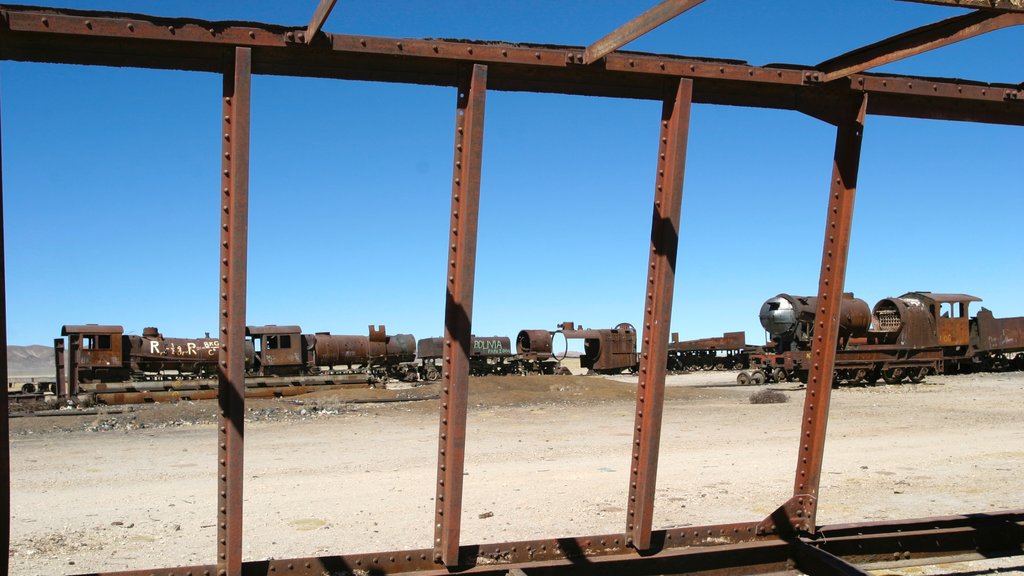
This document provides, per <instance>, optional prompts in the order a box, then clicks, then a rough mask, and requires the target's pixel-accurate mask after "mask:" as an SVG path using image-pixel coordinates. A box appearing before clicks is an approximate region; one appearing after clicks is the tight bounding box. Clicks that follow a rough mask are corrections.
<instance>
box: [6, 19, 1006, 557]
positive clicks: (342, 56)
mask: <svg viewBox="0 0 1024 576" xmlns="http://www.w3.org/2000/svg"><path fill="white" fill-rule="evenodd" d="M925 1H927V0H925ZM936 3H939V2H936ZM682 4H692V3H685V2H684V3H682ZM682 4H680V5H682ZM332 7H333V2H328V1H322V2H321V3H320V6H319V7H318V9H317V14H315V15H314V19H313V21H312V22H311V23H310V26H309V27H308V28H306V29H298V28H294V29H293V28H284V27H280V26H272V25H264V24H252V23H225V22H202V21H197V20H181V19H166V18H152V17H147V16H140V15H133V14H114V13H94V12H82V11H69V10H60V11H58V10H52V9H45V8H39V9H37V8H22V7H17V8H12V7H4V6H0V57H2V58H4V59H9V60H22V61H35V62H55V63H80V64H101V65H113V66H138V67H146V68H167V69H184V70H195V71H216V72H220V73H222V74H223V77H224V91H223V95H222V99H223V100H222V105H223V111H224V112H223V142H222V154H223V158H222V162H223V176H222V190H221V195H222V207H221V249H220V258H221V275H220V278H219V282H218V292H219V293H220V300H219V302H220V304H221V306H220V337H221V343H222V346H221V350H220V363H219V367H218V368H219V380H220V389H219V400H220V421H219V427H218V428H219V437H218V442H219V451H218V530H217V539H218V542H217V558H216V562H215V563H214V564H210V565H204V566H191V567H179V568H161V569H159V570H157V571H152V570H137V571H127V572H110V573H108V574H130V575H136V574H138V575H142V574H155V573H160V574H170V575H175V576H179V575H181V576H184V575H199V574H203V575H206V576H210V575H213V574H217V575H225V576H228V575H230V576H237V575H240V574H245V575H256V574H259V575H268V574H276V573H288V574H308V575H313V574H317V575H319V574H322V573H324V572H325V571H326V572H331V573H334V572H338V571H346V572H349V571H359V570H363V571H367V572H369V573H374V574H391V573H420V574H448V573H449V572H450V571H451V570H458V571H462V572H467V573H479V574H485V573H486V574H505V573H507V572H510V571H517V570H518V571H520V572H524V571H529V573H531V574H532V573H537V574H541V573H549V572H550V573H555V572H558V573H563V572H568V573H593V572H598V571H604V572H607V571H611V570H614V571H615V572H617V573H618V572H625V573H634V574H656V573H664V572H682V571H685V572H695V573H706V574H732V573H762V572H775V571H780V570H791V569H799V570H802V571H804V572H807V573H810V574H825V573H850V574H860V573H862V572H861V571H860V570H859V569H857V568H856V567H855V566H853V565H852V564H851V563H861V562H877V561H881V560H894V559H896V560H907V559H915V560H917V559H921V558H930V557H941V556H950V555H954V554H974V555H979V554H980V555H985V556H991V555H995V554H1015V555H1019V554H1021V553H1022V550H1021V545H1022V543H1024V528H1022V522H1024V511H1022V510H1017V511H1006V512H999V513H986V514H971V515H966V516H955V517H947V518H936V519H925V520H904V521H897V522H885V523H867V524H856V525H847V526H826V527H820V526H817V524H816V522H815V519H816V510H817V496H818V487H819V480H820V475H821V469H822V455H823V453H824V442H825V430H826V424H827V418H828V406H829V395H830V390H831V373H832V365H833V363H834V359H835V341H836V338H837V336H838V313H839V307H838V303H839V301H840V298H841V295H842V291H843V283H844V278H845V269H846V259H847V252H848V250H849V243H850V232H851V222H852V215H853V205H854V197H855V193H856V181H857V170H858V164H859V158H860V144H861V139H862V135H863V129H864V122H865V118H866V115H867V114H883V115H897V116H906V117H918V118H935V119H952V120H962V121H978V122H990V123H999V124H1011V125H1022V124H1024V102H1021V101H1020V100H1019V99H1018V98H1019V95H1020V92H1021V87H1020V86H1019V85H1011V84H997V85H996V84H984V83H977V82H965V81H961V80H944V79H934V78H909V77H894V76H887V75H877V74H849V75H846V76H843V77H841V78H838V79H835V80H832V81H829V82H825V81H824V80H825V79H826V78H825V73H824V72H823V70H821V69H819V68H814V67H800V66H793V67H789V66H787V67H756V66H750V65H747V64H745V63H742V62H735V61H715V60H695V59H687V58H680V57H672V56H660V55H647V54H631V53H622V52H615V53H611V54H608V55H605V56H603V57H600V58H597V59H596V62H592V63H591V57H592V56H593V54H591V56H589V57H587V58H585V57H584V50H583V49H582V48H577V47H553V46H524V45H519V44H517V45H512V44H502V43H475V42H456V41H433V40H410V39H389V38H366V37H358V36H344V35H332V34H328V33H324V32H320V31H319V28H320V26H321V25H322V23H323V20H324V19H325V18H326V15H327V13H328V12H329V11H330V9H331V8H332ZM651 24H653V22H651ZM585 60H586V63H585ZM253 73H263V74H284V75H295V76H319V77H330V78H342V79H363V80H380V81H390V82H402V83H419V84H433V85H444V86H455V87H457V88H458V98H457V106H456V133H455V154H454V169H453V181H452V212H451V234H450V243H449V249H448V251H449V262H448V266H447V271H446V275H445V278H446V287H447V291H446V304H445V343H444V345H445V356H444V363H443V366H444V368H443V380H442V386H443V388H442V395H441V400H440V422H439V434H438V474H437V482H438V485H437V509H436V512H435V514H436V515H435V519H436V521H435V526H434V528H435V540H434V547H433V548H432V549H426V550H406V551H395V552H383V553H375V554H358V555H348V556H327V557H319V558H298V559H285V560H270V561H255V562H242V478H243V474H242V473H243V460H242V455H243V444H244V434H243V416H244V411H245V404H244V395H243V394H242V392H243V387H244V382H243V375H244V368H243V364H242V362H243V360H242V355H243V345H242V343H243V341H244V337H245V306H246V304H245V299H246V290H245V285H246V263H247V246H246V237H247V227H248V168H249V166H248V164H249V156H248V148H249V121H250V119H249V95H250V89H251V75H252V74H253ZM488 88H491V89H498V90H522V91H538V92H559V93H567V94H579V95H604V96H615V97H630V98H646V99H654V100H661V101H662V102H663V103H664V107H663V113H662V119H661V141H660V146H659V158H658V174H657V179H656V182H657V185H656V186H657V189H656V194H655V202H654V214H653V219H652V228H651V249H650V253H649V256H648V257H649V276H648V288H647V291H646V295H645V299H644V310H645V313H644V326H643V333H642V344H641V363H640V379H639V383H638V386H637V399H636V403H637V411H636V422H635V429H634V441H633V442H634V443H633V466H632V473H631V477H630V486H629V488H628V505H627V518H626V522H625V531H624V532H623V533H616V534H608V535H596V536H580V537H569V538H558V539H547V540H537V541H530V542H509V543H503V544H488V545H463V544H462V543H461V542H460V539H459V537H460V520H461V513H462V510H461V502H462V471H463V468H464V457H465V435H466V396H467V385H468V371H469V365H468V347H469V341H470V334H471V331H472V304H473V291H474V285H473V284H474V275H475V266H476V261H475V260H476V259H475V252H476V236H477V214H478V206H479V195H480V167H481V162H482V144H483V120H484V105H485V99H486V91H487V89H488ZM692 102H704V103H715V104H726V105H741V106H756V107H767V108H779V109H790V110H798V111H802V112H804V113H807V114H810V115H812V116H814V117H817V118H820V119H822V120H825V121H827V122H830V123H832V124H835V125H836V126H837V136H836V148H835V160H834V168H833V176H832V181H831V183H830V191H829V193H830V196H829V203H828V212H827V214H826V222H825V234H824V243H823V247H822V266H821V273H820V280H819V291H818V301H819V302H820V303H821V308H820V309H819V310H818V311H817V315H816V319H815V322H816V323H817V324H818V327H817V338H816V340H815V342H814V347H813V349H812V355H813V357H814V364H813V367H812V371H811V373H810V382H809V384H808V388H807V393H806V396H805V406H804V412H803V417H802V420H801V432H800V445H799V447H798V454H797V467H796V473H795V478H794V490H793V497H792V498H791V499H790V500H789V501H787V502H785V503H783V504H782V505H781V506H780V507H779V508H778V509H777V510H776V512H774V513H773V514H771V515H770V516H769V517H768V518H765V519H762V520H759V521H752V522H746V523H739V524H729V525H713V526H698V527H687V528H674V529H668V530H652V521H651V516H652V511H653V505H654V494H655V486H656V473H657V461H658V448H659V437H660V428H661V414H662V409H663V405H664V394H663V393H664V384H665V355H666V354H667V347H668V337H669V319H670V318H671V308H672V295H673V284H674V277H675V276H674V275H675V258H676V250H677V241H678V231H679V213H680V206H681V202H682V190H683V188H682V186H683V171H684V167H685V157H686V141H687V135H688V126H689V111H690V106H691V103H692ZM0 170H2V166H0ZM0 186H2V183H0ZM0 200H2V187H0ZM2 242H3V236H2V203H0V278H2V277H4V276H2V275H3V273H4V271H3V264H4V260H3V257H2V255H3V251H2V248H3V245H2ZM5 290H6V283H5V282H4V283H0V309H2V310H4V312H3V314H4V317H3V330H2V331H0V344H3V345H6V322H7V318H6V304H5ZM0 371H2V372H3V373H4V375H5V376H6V372H7V364H6V356H2V357H0ZM4 403H5V404H6V403H7V398H6V396H5V397H4ZM3 422H4V424H3V426H4V433H5V434H6V433H7V432H8V425H7V420H6V419H4V420H3ZM3 453H4V460H5V487H4V489H5V498H4V499H3V502H4V506H5V511H6V513H7V517H8V518H10V451H9V446H8V445H7V443H5V444H4V450H3ZM3 531H4V535H5V537H6V539H7V540H8V542H9V541H10V526H9V522H8V523H5V524H4V528H3ZM825 533H827V534H828V538H827V539H826V538H824V537H823V536H822V535H823V534H825ZM4 573H6V568H5V571H4Z"/></svg>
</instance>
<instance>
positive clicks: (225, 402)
mask: <svg viewBox="0 0 1024 576" xmlns="http://www.w3.org/2000/svg"><path fill="white" fill-rule="evenodd" d="M231 56H232V59H231V60H229V62H228V64H227V69H226V70H224V92H223V99H222V108H223V121H222V130H221V132H222V137H221V150H222V159H221V165H222V168H223V172H222V176H221V218H220V222H221V236H220V238H221V250H220V257H221V261H220V282H219V285H218V292H219V296H220V298H219V299H218V301H219V302H220V334H219V338H220V352H219V355H220V359H219V362H218V365H217V378H218V380H219V393H218V399H219V402H220V418H219V425H218V427H219V435H218V436H219V449H218V451H217V457H218V467H217V476H218V498H217V572H218V574H220V575H223V576H239V575H240V574H241V573H242V477H243V460H242V458H243V455H244V450H243V444H244V430H243V424H244V421H245V357H244V355H245V297H246V293H245V283H246V269H247V262H248V251H247V241H248V238H247V237H248V228H249V111H250V94H251V86H252V78H251V76H252V50H251V49H250V48H235V50H234V53H233V54H232V55H231Z"/></svg>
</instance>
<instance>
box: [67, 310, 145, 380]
mask: <svg viewBox="0 0 1024 576" xmlns="http://www.w3.org/2000/svg"><path fill="white" fill-rule="evenodd" d="M60 335H61V336H67V339H68V352H69V354H68V374H69V375H70V376H71V378H70V379H71V382H72V383H74V384H77V383H78V382H90V381H98V382H118V381H122V380H127V379H128V378H129V376H130V372H131V368H130V366H129V365H128V362H126V358H125V355H126V353H127V350H125V347H124V342H123V336H124V328H123V327H121V326H114V325H100V324H79V325H75V324H68V325H65V326H62V327H61V329H60Z"/></svg>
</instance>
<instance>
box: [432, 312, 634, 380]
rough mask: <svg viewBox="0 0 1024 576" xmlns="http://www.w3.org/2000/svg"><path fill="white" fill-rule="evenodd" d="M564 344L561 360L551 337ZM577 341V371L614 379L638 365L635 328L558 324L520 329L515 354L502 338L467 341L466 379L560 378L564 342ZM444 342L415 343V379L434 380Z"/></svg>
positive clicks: (491, 337) (433, 339) (435, 340)
mask: <svg viewBox="0 0 1024 576" xmlns="http://www.w3.org/2000/svg"><path fill="white" fill-rule="evenodd" d="M556 336H560V337H562V338H564V339H565V340H566V348H565V350H564V351H563V352H562V354H561V356H559V353H558V351H557V350H555V344H554V343H555V337H556ZM572 339H581V340H583V353H582V354H581V355H580V367H581V368H583V369H585V370H587V371H588V372H589V373H593V374H620V373H622V372H626V371H629V372H635V371H636V370H637V367H638V365H639V356H638V354H637V352H636V329H635V328H633V325H632V324H629V323H625V322H623V323H621V324H618V325H617V326H615V327H614V328H601V329H587V328H583V327H582V326H580V327H576V325H575V324H574V323H573V322H563V323H562V324H559V325H558V328H557V330H553V331H549V330H543V329H536V330H531V329H526V330H520V331H519V334H518V335H517V336H516V349H515V352H513V351H512V346H511V344H512V343H511V340H510V339H509V338H508V337H506V336H489V337H477V336H473V337H472V340H471V344H470V355H469V369H470V374H472V375H476V376H483V375H487V374H556V373H566V370H565V369H564V368H563V367H562V366H561V361H562V360H564V359H565V356H566V354H567V353H568V342H567V341H568V340H572ZM443 345H444V340H443V339H442V338H424V339H422V340H420V341H419V343H418V348H417V355H418V356H419V358H420V361H421V366H420V374H421V376H422V377H423V378H424V379H426V380H436V379H437V378H439V377H440V367H439V366H438V361H439V360H440V359H441V356H442V350H443Z"/></svg>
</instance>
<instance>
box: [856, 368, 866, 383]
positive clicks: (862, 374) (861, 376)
mask: <svg viewBox="0 0 1024 576" xmlns="http://www.w3.org/2000/svg"><path fill="white" fill-rule="evenodd" d="M867 379H868V371H867V370H865V369H863V368H861V369H859V370H857V371H856V372H854V373H853V383H854V384H860V383H861V382H862V381H864V380H867Z"/></svg>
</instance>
